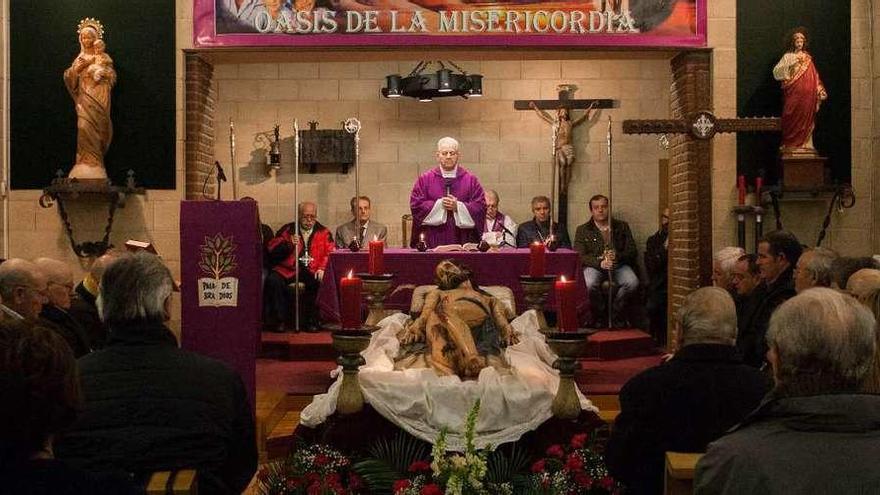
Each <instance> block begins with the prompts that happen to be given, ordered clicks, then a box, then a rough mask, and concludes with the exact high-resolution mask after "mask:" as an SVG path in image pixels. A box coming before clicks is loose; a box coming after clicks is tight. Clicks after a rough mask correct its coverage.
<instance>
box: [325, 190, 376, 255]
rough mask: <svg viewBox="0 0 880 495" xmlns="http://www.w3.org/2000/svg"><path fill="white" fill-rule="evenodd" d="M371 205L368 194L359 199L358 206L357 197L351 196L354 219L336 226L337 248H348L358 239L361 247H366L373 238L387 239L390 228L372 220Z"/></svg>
mask: <svg viewBox="0 0 880 495" xmlns="http://www.w3.org/2000/svg"><path fill="white" fill-rule="evenodd" d="M371 206H372V205H371V203H370V198H369V197H367V196H361V197H360V198H359V199H358V200H357V207H355V198H351V216H352V219H351V221H350V222H346V223H344V224H342V225H340V226H339V227H336V247H337V248H339V249H344V248H348V247H349V246H350V245H351V243H352V241H356V242H357V244H358V246H360V249H364V248H366V246H367V244H368V243H369V242H370V241H372V240H373V239H377V240H380V241H384V240H385V238H386V237H387V236H388V228H387V227H385V226H384V225H382V224H381V223H379V222H374V221H372V220H370V215H371V212H372V208H371Z"/></svg>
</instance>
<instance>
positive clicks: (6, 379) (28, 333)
mask: <svg viewBox="0 0 880 495" xmlns="http://www.w3.org/2000/svg"><path fill="white" fill-rule="evenodd" d="M0 404H3V405H2V407H0V493H4V494H24V493H27V494H30V495H56V494H69V495H104V494H120V495H122V494H134V493H138V492H137V491H135V487H134V485H133V483H132V481H131V480H130V479H129V478H127V477H126V476H125V475H124V473H121V472H120V473H114V474H113V475H106V476H99V475H94V474H91V473H88V472H86V471H82V470H80V469H76V468H74V467H72V466H70V465H68V464H67V463H65V462H64V461H60V460H58V459H56V458H55V455H54V450H53V448H54V439H55V437H56V435H58V434H59V433H61V432H62V431H63V430H64V429H65V428H67V427H68V426H69V425H70V424H71V423H72V422H73V421H74V419H75V418H76V414H77V411H78V410H79V408H80V407H81V405H82V393H81V391H80V387H79V382H78V381H77V371H76V360H75V359H74V357H73V353H72V352H71V350H70V347H69V346H68V345H67V343H66V342H65V341H64V339H63V338H62V337H61V336H60V335H58V334H57V333H55V332H53V331H51V330H49V329H47V328H43V327H41V326H36V325H35V324H34V322H32V321H28V322H26V321H13V320H10V319H6V320H5V321H3V322H2V323H0Z"/></svg>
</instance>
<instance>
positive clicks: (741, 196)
mask: <svg viewBox="0 0 880 495" xmlns="http://www.w3.org/2000/svg"><path fill="white" fill-rule="evenodd" d="M736 190H737V193H738V198H737V199H738V204H739V205H740V206H742V205H744V204H746V176H745V175H740V176H739V177H737V179H736Z"/></svg>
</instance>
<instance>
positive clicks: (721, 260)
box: [712, 246, 746, 297]
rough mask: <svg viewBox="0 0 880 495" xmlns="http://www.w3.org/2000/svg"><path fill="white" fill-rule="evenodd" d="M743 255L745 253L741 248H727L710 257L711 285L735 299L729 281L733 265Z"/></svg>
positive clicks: (733, 290)
mask: <svg viewBox="0 0 880 495" xmlns="http://www.w3.org/2000/svg"><path fill="white" fill-rule="evenodd" d="M744 254H746V251H745V249H743V248H741V247H736V246H727V247H724V248H721V249H719V250H718V252H716V253H715V254H714V255H713V256H712V285H714V286H715V287H721V288H722V289H724V290H726V291H727V292H729V293H730V295H732V296H734V297H735V295H736V289H735V288H734V287H733V282H732V280H731V275H732V274H733V265H735V264H736V260H738V259H740V257H742V255H744Z"/></svg>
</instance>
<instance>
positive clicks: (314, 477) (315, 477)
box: [306, 473, 321, 485]
mask: <svg viewBox="0 0 880 495" xmlns="http://www.w3.org/2000/svg"><path fill="white" fill-rule="evenodd" d="M306 482H307V483H308V484H310V485H311V484H314V483H320V482H321V475H320V474H318V473H308V474H306Z"/></svg>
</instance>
